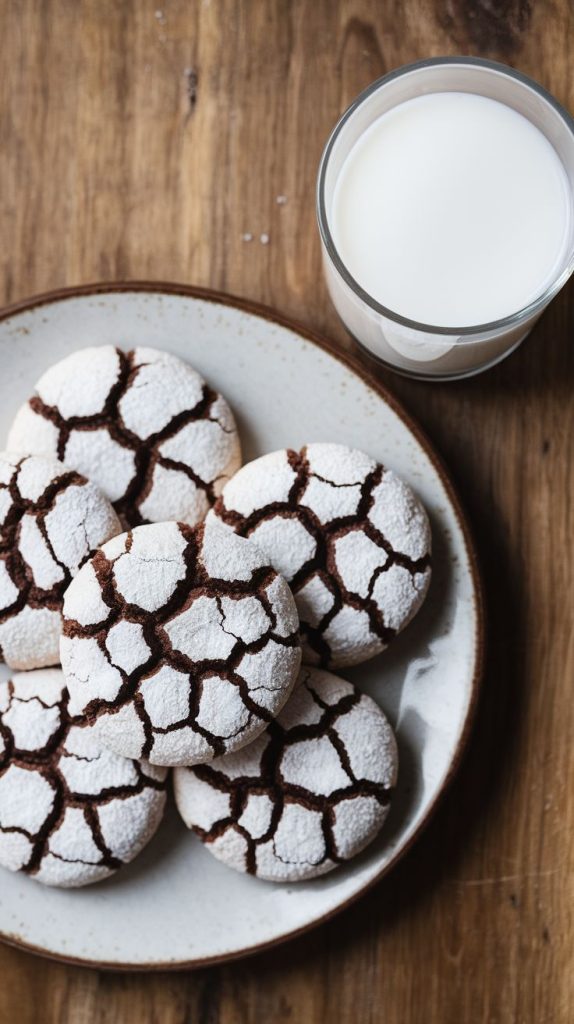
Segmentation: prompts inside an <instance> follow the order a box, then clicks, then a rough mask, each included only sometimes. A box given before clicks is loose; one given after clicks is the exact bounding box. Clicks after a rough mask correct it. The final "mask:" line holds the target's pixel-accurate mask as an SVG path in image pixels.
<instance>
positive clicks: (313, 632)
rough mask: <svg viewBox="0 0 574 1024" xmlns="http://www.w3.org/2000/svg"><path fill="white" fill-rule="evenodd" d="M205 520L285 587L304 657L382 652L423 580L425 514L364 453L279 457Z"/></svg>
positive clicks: (248, 471) (335, 448) (324, 659)
mask: <svg viewBox="0 0 574 1024" xmlns="http://www.w3.org/2000/svg"><path fill="white" fill-rule="evenodd" d="M208 518H209V519H210V520H211V519H215V518H218V519H219V520H221V521H222V522H223V523H225V524H226V525H227V526H228V527H229V528H230V529H232V530H234V531H235V532H236V533H238V534H239V535H240V536H243V537H249V538H250V539H251V540H253V541H254V542H255V544H256V545H257V546H258V547H259V548H260V549H261V551H262V552H263V553H264V554H265V555H266V556H267V557H268V558H269V560H270V561H271V562H272V564H273V565H274V566H275V568H276V569H277V570H278V571H279V572H281V573H282V574H283V575H284V576H285V577H286V579H287V580H288V581H289V583H290V585H291V589H292V591H293V593H294V596H295V600H296V603H297V608H298V611H299V616H300V619H301V635H302V639H303V658H304V660H305V661H306V662H309V663H311V664H320V665H323V666H333V667H334V666H342V665H354V664H358V663H359V662H361V661H364V660H365V659H367V658H370V657H372V656H373V655H375V654H377V653H379V652H380V651H382V650H383V649H384V648H385V647H386V646H387V645H388V643H389V642H390V641H391V640H392V639H393V637H394V636H395V635H396V633H398V632H399V631H400V630H401V629H403V628H404V627H405V626H406V624H407V623H408V622H409V621H410V620H411V619H412V617H413V616H414V615H415V614H416V612H417V611H418V609H419V608H420V606H421V604H422V602H423V600H424V598H425V595H426V593H427V590H428V586H429V582H430V575H431V570H430V549H431V535H430V526H429V522H428V518H427V515H426V513H425V511H424V509H423V507H422V505H421V503H420V501H419V500H418V498H417V497H416V495H415V494H414V493H413V491H412V490H411V488H410V487H409V486H408V485H407V484H406V483H405V482H404V481H403V480H401V479H400V478H399V477H398V476H396V474H395V473H393V472H392V471H390V470H387V469H385V468H384V467H383V466H381V465H379V464H378V463H377V462H375V460H374V459H372V458H370V456H368V455H366V454H365V453H364V452H360V451H357V450H355V449H351V448H347V447H344V446H343V445H337V444H310V445H307V447H306V448H303V449H302V450H301V451H300V452H295V451H291V450H288V449H283V450H281V451H278V452H272V453H271V454H269V455H264V456H262V457H261V458H259V459H256V460H255V461H254V462H251V463H249V464H248V465H246V466H244V467H243V468H242V469H241V470H239V472H238V473H236V474H235V476H234V477H233V478H232V479H231V480H230V481H229V482H228V483H227V484H226V486H225V488H224V490H223V494H222V496H221V497H220V498H219V500H218V501H217V502H216V505H215V507H214V509H213V511H212V512H210V513H209V517H208Z"/></svg>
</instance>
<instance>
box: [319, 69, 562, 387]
mask: <svg viewBox="0 0 574 1024" xmlns="http://www.w3.org/2000/svg"><path fill="white" fill-rule="evenodd" d="M573 196H574V122H573V120H572V118H571V117H570V116H569V114H568V113H567V112H566V111H565V110H564V109H563V108H562V107H561V106H560V105H559V104H558V103H557V101H556V100H555V99H554V98H553V97H552V96H551V95H550V94H549V93H547V92H546V91H545V90H544V89H542V88H541V87H540V86H539V85H538V84H537V83H536V82H533V81H532V80H530V79H528V78H526V77H525V76H524V75H521V74H520V73H519V72H517V71H513V70H512V69H511V68H507V67H505V66H504V65H502V64H495V63H493V62H491V61H486V60H478V59H474V58H465V57H455V58H437V59H435V60H426V61H421V62H420V63H417V64H410V65H407V66H406V67H403V68H399V69H398V70H397V71H393V72H392V73H391V74H389V75H386V76H385V77H384V78H381V79H380V80H379V81H377V82H375V83H374V84H373V85H372V86H370V87H369V88H368V89H366V90H365V92H363V93H361V95H360V96H359V97H358V98H357V99H356V100H355V102H354V103H353V104H352V105H351V106H350V107H349V109H348V110H347V111H346V113H345V114H343V116H342V117H341V119H340V121H339V123H338V124H337V125H336V127H335V129H334V131H333V133H332V135H331V137H330V139H329V141H328V143H327V146H326V148H325V151H324V153H323V158H322V161H321V166H320V170H319V180H318V188H317V214H318V219H319V228H320V231H321V239H322V248H323V263H324V270H325V276H326V280H327V285H328V288H329V292H330V294H331V298H332V300H333V302H334V304H335V307H336V309H337V311H338V313H339V315H340V317H341V319H342V320H343V321H344V323H345V324H346V326H347V328H348V329H349V331H350V332H351V334H353V335H354V337H355V338H356V339H357V341H358V342H359V343H360V344H361V345H363V346H364V347H365V348H366V349H368V351H369V352H370V353H371V354H372V355H374V356H375V357H376V358H377V359H378V360H379V361H380V362H381V363H383V364H385V365H386V366H388V367H391V368H392V369H394V370H397V371H399V372H400V373H403V374H406V375H408V376H413V377H418V378H422V379H428V380H431V379H433V380H436V379H439V380H440V379H442V380H445V379H451V378H452V379H454V378H457V377H466V376H470V375H471V374H475V373H479V372H480V371H481V370H485V369H487V368H488V367H489V366H493V365H494V364H495V363H497V362H499V361H500V360H501V359H503V358H504V357H505V356H507V355H508V354H509V353H510V352H512V350H513V349H515V348H516V347H517V346H518V345H519V344H520V342H521V341H522V340H523V339H524V338H525V337H526V335H527V334H528V332H529V331H530V330H531V329H532V327H533V325H534V324H535V323H536V320H537V319H538V317H539V316H540V315H541V313H542V312H543V310H544V309H545V308H546V306H547V305H548V303H549V302H550V300H551V299H552V298H553V296H554V295H556V293H557V292H558V291H559V289H560V288H561V287H562V286H563V285H564V283H565V282H566V281H567V279H568V277H569V276H570V274H571V273H572V271H573V270H574V199H573Z"/></svg>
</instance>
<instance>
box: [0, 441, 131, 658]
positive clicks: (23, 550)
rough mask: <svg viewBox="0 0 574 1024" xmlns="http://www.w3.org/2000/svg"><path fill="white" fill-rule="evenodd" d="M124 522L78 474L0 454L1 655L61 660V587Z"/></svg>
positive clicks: (56, 465)
mask: <svg viewBox="0 0 574 1024" xmlns="http://www.w3.org/2000/svg"><path fill="white" fill-rule="evenodd" d="M120 529H121V526H120V522H119V520H118V517H117V516H116V514H115V512H114V510H113V509H112V507H111V505H110V503H109V501H108V500H107V498H105V497H104V495H103V494H102V493H101V492H100V490H99V489H98V488H97V487H96V486H95V485H94V484H92V483H91V482H89V481H88V480H86V479H85V477H83V476H81V475H80V474H79V473H77V472H75V471H74V470H69V469H67V468H66V467H65V466H64V465H62V463H60V462H57V461H55V460H53V459H47V458H44V457H42V456H20V455H13V454H10V453H0V656H1V657H2V658H3V660H5V661H6V662H7V663H8V664H9V665H10V666H11V667H13V668H25V669H31V668H37V667H43V666H45V665H53V664H56V663H57V662H58V660H59V636H60V631H61V610H62V604H63V596H64V592H65V590H66V588H67V587H68V585H69V583H70V582H71V580H72V578H73V576H74V575H75V574H76V572H77V571H78V569H79V568H80V566H81V565H82V564H83V562H84V561H85V560H86V559H87V558H88V557H89V556H90V555H91V554H92V553H93V551H94V550H95V549H96V548H97V547H99V545H100V544H103V543H104V542H105V541H107V540H109V538H110V537H113V536H114V535H115V534H116V533H118V532H119V530H120Z"/></svg>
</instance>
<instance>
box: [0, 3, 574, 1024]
mask: <svg viewBox="0 0 574 1024" xmlns="http://www.w3.org/2000/svg"><path fill="white" fill-rule="evenodd" d="M156 7H157V8H158V9H157V10H156ZM0 12H1V14H2V23H1V31H0V238H1V239H2V246H1V250H0V261H1V273H0V288H1V296H2V299H3V300H4V301H5V302H10V301H14V300H17V299H20V298H24V297H26V296H28V295H31V294H33V293H35V292H40V291H44V290H46V289H50V288H54V287H56V286H60V285H72V284H76V283H80V282H86V281H92V280H96V279H104V280H110V281H112V280H116V279H118V278H149V279H164V280H174V281H184V282H194V283H196V284H201V285H208V286H212V287H215V288H219V289H225V290H228V291H230V292H235V293H236V294H238V295H243V296H248V297H251V298H254V299H258V300H260V301H263V302H266V303H269V304H271V305H273V306H276V307H277V308H278V309H279V310H281V311H282V312H284V313H287V314H290V315H292V316H294V317H296V318H298V319H299V320H301V321H302V322H304V323H306V324H308V325H311V326H312V327H314V328H317V329H319V330H320V331H323V332H324V333H325V334H327V335H330V336H331V337H332V338H334V339H336V340H337V341H338V342H339V343H340V344H341V345H343V346H347V345H348V344H349V342H348V339H347V337H346V335H345V331H344V330H343V328H342V327H341V325H340V323H339V322H338V320H337V317H336V315H335V313H334V311H333V309H332V307H331V305H330V303H329V300H328V298H327V295H326V292H325V287H324V285H323V282H322V279H321V272H320V261H319V245H318V238H317V231H316V227H315V214H314V194H313V193H314V181H315V174H316V169H317V162H318V159H319V155H320V151H321V148H322V144H323V142H324V140H325V138H326V136H327V134H328V132H329V130H330V128H331V127H332V125H333V124H334V122H335V120H336V119H337V116H338V115H339V113H340V112H341V111H342V110H343V109H344V107H345V106H346V105H347V104H348V103H349V101H350V100H351V99H352V98H353V97H354V96H355V94H356V93H357V92H358V91H359V90H360V89H362V88H363V87H364V86H365V85H367V83H369V82H370V81H372V79H374V78H376V77H378V76H379V75H381V74H383V73H384V72H385V71H388V70H389V69H391V68H394V67H395V66H397V65H399V64H401V63H404V62H405V61H410V60H413V59H416V58H420V57H423V56H430V55H437V54H448V53H465V54H481V55H485V56H490V57H495V58H498V59H502V60H505V61H506V62H508V63H510V64H513V65H516V66H517V67H519V68H520V69H521V70H523V71H525V72H527V73H529V74H532V75H533V76H534V77H536V78H537V79H539V80H540V81H541V82H542V83H543V84H544V85H545V86H546V87H547V88H549V89H550V90H552V92H554V93H555V94H556V95H557V97H558V98H559V99H560V100H561V101H562V102H563V103H564V104H566V105H569V106H570V108H574V76H573V75H572V74H570V73H569V68H568V58H569V47H568V44H569V39H570V41H573V40H574V8H573V7H572V5H570V4H569V2H568V0H539V2H538V3H536V4H532V3H530V2H529V0H505V2H504V3H502V2H501V3H494V2H493V3H487V2H486V0H472V2H470V0H469V2H465V0H436V2H434V3H433V2H432V0H408V2H405V0H396V2H392V0H371V2H369V0H294V2H291V3H289V2H288V0H283V2H281V0H245V2H240V0H197V2H190V0H150V2H143V0H141V2H139V0H131V2H130V0H18V2H15V0H1V2H0ZM278 196H285V197H286V202H284V203H281V202H278V199H277V197H278ZM245 235H251V236H253V237H252V240H251V241H246V240H244V236H245ZM242 236H243V237H242ZM261 236H268V243H267V244H263V238H261ZM573 300H574V290H573V288H572V287H570V288H566V290H565V291H564V292H562V294H561V295H560V297H559V298H558V299H557V300H556V301H555V302H554V303H553V304H552V306H551V308H550V309H549V310H548V312H547V313H546V314H545V316H544V318H543V320H542V321H541V323H540V324H539V326H538V327H537V328H536V330H535V332H534V333H533V335H532V336H531V339H530V340H529V341H528V342H527V343H526V344H525V345H524V346H523V348H522V349H521V350H520V351H519V352H518V353H517V354H515V355H514V356H512V358H510V359H509V360H508V361H507V362H505V363H503V364H502V365H501V366H499V367H497V368H496V369H494V370H492V371H490V372H489V373H488V374H486V375H485V376H482V377H479V378H477V379H474V380H469V381H466V382H463V383H457V384H434V385H428V384H422V383H416V382H409V381H406V380H402V379H400V378H398V377H393V376H388V377H387V378H386V382H387V383H388V384H389V386H390V387H391V388H392V389H393V390H394V391H395V392H396V393H397V394H398V395H399V396H400V397H401V398H402V399H403V400H404V402H405V403H406V405H407V406H408V408H409V409H410V410H411V411H412V412H413V413H414V414H415V415H416V416H417V417H418V419H419V420H420V422H421V423H422V424H423V426H424V427H425V428H426V429H427V431H428V432H429V434H430V435H431V437H432V438H433V439H434V440H435V442H436V444H437V446H438V448H439V450H440V451H441V452H442V454H443V455H444V457H445V458H446V460H447V462H448V464H449V466H450V467H451V470H452V472H453V475H454V477H455V479H456V481H457V483H458V485H459V488H460V491H461V493H462V495H463V499H464V502H465V503H466V506H467V508H468V509H469V512H470V516H471V519H472V521H473V524H474V529H475V533H476V536H477V539H478V544H479V549H480V553H481V556H482V562H483V566H484V573H485V579H486V587H487V597H488V604H489V612H490V615H489V617H490V626H491V640H490V652H489V658H488V665H487V673H486V680H485V685H484V694H483V699H482V702H481V706H480V710H479V715H478V720H477V722H476V728H475V731H474V736H473V739H472V742H471V745H470V749H469V751H468V756H467V757H466V760H465V762H464V765H463V768H462V770H461V772H460V775H459V777H458V780H457V782H456V784H455V785H454V787H453V789H452V790H451V792H450V793H449V795H448V797H447V799H446V800H445V802H444V804H443V805H442V808H441V810H440V812H439V813H438V815H437V816H436V818H435V820H434V823H433V824H432V826H431V827H430V828H429V830H428V831H427V833H426V834H425V835H424V837H423V839H422V840H421V841H420V842H419V843H418V845H417V847H416V848H415V849H414V850H413V851H412V853H411V854H410V855H409V856H408V857H407V858H406V860H405V861H404V862H403V863H402V864H401V865H400V866H399V868H398V869H397V870H396V871H395V872H394V873H393V874H392V876H391V877H390V878H389V879H388V880H386V881H385V882H383V883H382V884H381V885H379V887H378V888H377V889H375V891H374V892H372V893H371V894H370V895H369V896H368V897H367V898H366V899H364V900H362V901H361V902H359V903H358V904H357V905H356V906H355V907H353V908H352V909H351V910H349V911H347V912H346V913H344V914H342V915H341V916H340V917H338V918H336V919H335V920H334V921H332V922H331V923H330V924H328V925H326V926H324V927H322V928H320V929H319V930H317V931H315V932H313V933H312V934H310V935H308V936H307V937H305V938H303V939H301V940H299V941H296V942H293V943H291V944H290V945H288V946H286V947H283V948H279V949H276V950H275V951H273V952H271V953H267V954H265V955H262V956H258V957H256V958H253V959H250V960H247V961H245V962H243V963H238V964H232V965H228V966H225V967H222V968H211V969H209V970H203V971H200V972H198V973H195V974H184V975H177V974H175V975H162V974H153V973H152V974H148V975H142V976H137V975H136V976H119V975H116V976H114V975H111V974H104V973H97V972H95V971H89V970H83V969H79V968H71V967H66V966H62V965H57V964H52V963H48V962H46V961H42V960H39V959H35V958H33V957H31V956H28V955H26V954H24V953H22V952H19V951H16V950H13V949H9V948H7V947H0V1021H1V1024H12V1022H15V1021H17V1022H18V1024H38V1022H40V1021H41V1022H42V1024H52V1022H54V1024H56V1022H58V1024H103V1022H104V1021H105V1022H106V1024H115V1022H118V1024H119V1022H122V1024H131V1022H134V1024H136V1022H137V1024H152V1022H156V1021H157V1022H160V1021H161V1024H192V1022H193V1024H259V1022H263V1021H265V1022H267V1021H273V1022H274V1021H290V1022H293V1024H299V1022H305V1024H322V1022H329V1024H331V1022H338V1021H341V1022H345V1024H351V1022H352V1024H355V1022H357V1024H367V1022H381V1024H382V1022H384V1024H499V1022H500V1024H507V1022H516V1024H570V1022H572V1021H573V1020H574V970H573V956H572V947H573V943H574V917H573V895H574V893H573V888H574V887H573V883H572V878H573V871H574V842H573V830H574V799H573V798H572V796H573V795H572V794H571V793H569V789H570V790H571V789H572V784H573V783H574V778H573V776H574V757H573V753H572V751H573V748H574V743H573V739H572V737H573V734H574V697H573V692H572V684H573V676H574V641H573V630H572V624H571V619H572V607H573V584H572V576H573V570H574V565H573V559H572V546H573V535H574V516H573V503H572V493H573V491H572V489H573V487H574V451H573V443H572V438H573V436H574V400H573V398H572V391H573V386H574V345H573V339H572V331H573V322H574V301H573ZM78 340H79V341H80V340H81V339H80V338H79V339H78ZM2 372H4V373H6V372H10V368H9V367H6V366H5V367H2ZM3 884H4V883H3Z"/></svg>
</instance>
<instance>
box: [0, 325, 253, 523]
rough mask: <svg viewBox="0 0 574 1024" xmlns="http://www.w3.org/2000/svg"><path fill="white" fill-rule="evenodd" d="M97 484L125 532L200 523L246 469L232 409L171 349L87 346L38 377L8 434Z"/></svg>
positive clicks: (22, 447)
mask: <svg viewBox="0 0 574 1024" xmlns="http://www.w3.org/2000/svg"><path fill="white" fill-rule="evenodd" d="M8 447H9V448H10V449H12V450H14V451H21V452H31V453H35V454H43V455H51V456H55V457H57V458H58V459H61V461H62V462H65V463H66V465H67V466H69V467H70V468H71V469H76V470H78V471H79V472H80V473H83V474H84V475H85V476H87V477H88V478H89V479H90V480H93V481H94V482H95V483H97V484H98V485H99V486H100V487H101V489H102V490H103V491H104V493H105V494H106V495H107V496H108V498H109V499H110V501H112V503H113V505H114V507H115V509H116V510H117V512H118V514H119V515H120V517H121V519H122V521H123V522H124V524H125V526H135V525H138V524H141V523H146V522H159V521H161V520H165V519H177V520H181V521H182V522H186V523H189V524H190V525H194V524H196V523H198V522H200V521H201V520H202V519H203V518H204V517H205V515H206V513H207V511H208V509H209V508H210V506H211V505H212V504H213V502H214V501H215V498H216V497H217V495H218V494H219V493H220V492H221V489H222V487H223V484H224V483H225V481H226V480H227V479H228V478H229V477H230V476H231V475H232V474H233V473H234V472H235V470H236V469H237V468H238V467H239V466H240V464H241V452H240V444H239V437H238V434H237V429H236V426H235V421H234V419H233V415H232V413H231V410H230V408H229V406H228V404H227V402H226V401H225V399H224V398H222V396H221V395H219V394H218V393H217V392H216V391H214V390H213V389H212V388H210V387H209V386H208V385H207V384H206V382H205V381H204V380H203V378H202V377H200V375H199V374H198V373H197V372H196V371H195V370H194V369H193V368H192V367H191V366H189V365H188V364H187V363H185V362H184V361H183V360H182V359H179V358H178V357H177V356H174V355H171V354H170V353H169V352H160V351H157V350H156V349H153V348H135V349H132V350H131V351H129V352H124V351H122V350H121V349H119V348H115V347H114V346H113V345H102V346H99V347H93V348H84V349H80V350H79V351H77V352H73V353H72V354H71V355H69V356H67V357H66V358H65V359H62V361H61V362H59V363H56V364H55V365H54V366H52V367H50V369H49V370H47V371H46V373H44V374H43V376H42V377H40V379H39V381H38V382H37V384H36V388H35V391H34V394H33V395H32V397H31V398H30V399H29V400H28V401H27V402H26V403H25V404H24V405H23V406H22V408H21V409H20V411H19V412H18V413H17V415H16V418H15V420H14V423H13V425H12V428H11V430H10V433H9V438H8Z"/></svg>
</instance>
